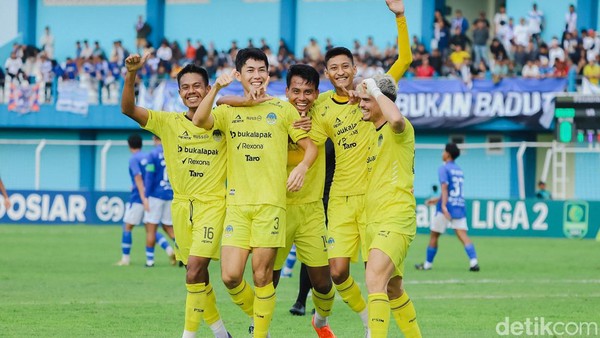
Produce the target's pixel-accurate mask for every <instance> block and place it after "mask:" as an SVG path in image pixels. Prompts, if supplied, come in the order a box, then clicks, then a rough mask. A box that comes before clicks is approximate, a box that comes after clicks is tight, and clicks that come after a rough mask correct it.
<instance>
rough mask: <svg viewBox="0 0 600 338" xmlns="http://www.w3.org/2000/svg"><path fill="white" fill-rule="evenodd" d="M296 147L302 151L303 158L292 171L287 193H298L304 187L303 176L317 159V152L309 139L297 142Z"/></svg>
mask: <svg viewBox="0 0 600 338" xmlns="http://www.w3.org/2000/svg"><path fill="white" fill-rule="evenodd" d="M297 143H298V145H299V146H300V148H302V149H303V150H304V157H303V158H302V161H301V162H300V163H298V165H297V166H296V167H295V168H294V169H293V170H292V172H291V173H290V176H289V177H288V181H287V188H288V190H289V191H298V190H300V189H301V188H302V186H303V185H304V176H305V175H306V172H307V171H308V168H310V167H311V166H312V165H313V163H315V160H316V159H317V155H318V150H317V146H316V145H315V144H314V143H313V141H311V139H310V138H308V137H305V138H303V139H300V140H298V142H297Z"/></svg>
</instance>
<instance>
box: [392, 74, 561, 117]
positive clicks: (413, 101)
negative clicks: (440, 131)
mask: <svg viewBox="0 0 600 338" xmlns="http://www.w3.org/2000/svg"><path fill="white" fill-rule="evenodd" d="M566 86H567V80H566V79H560V78H556V79H554V78H553V79H523V78H507V79H503V80H502V81H500V82H497V83H495V82H494V81H491V80H474V81H473V83H472V86H467V85H466V84H465V83H464V82H463V81H461V80H450V79H448V80H444V79H435V80H433V79H432V80H401V81H400V83H399V91H398V99H397V100H396V104H397V105H398V106H399V107H400V110H401V111H402V113H403V114H404V115H405V116H406V117H407V118H408V119H409V120H410V122H411V123H412V124H413V125H414V126H415V127H417V128H448V129H452V128H463V127H468V126H471V125H475V124H479V123H483V122H488V121H491V120H493V119H498V118H502V119H509V120H511V121H513V122H516V123H520V124H523V125H526V126H527V127H530V128H535V129H550V126H551V124H552V120H553V117H554V98H555V94H556V93H558V92H563V91H564V90H565V88H566Z"/></svg>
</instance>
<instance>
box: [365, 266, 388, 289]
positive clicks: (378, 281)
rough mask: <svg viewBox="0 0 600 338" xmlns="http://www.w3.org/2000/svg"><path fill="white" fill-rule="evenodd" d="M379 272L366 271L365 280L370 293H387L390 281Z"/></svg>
mask: <svg viewBox="0 0 600 338" xmlns="http://www.w3.org/2000/svg"><path fill="white" fill-rule="evenodd" d="M381 276H382V275H381V274H379V273H374V272H372V271H366V273H365V282H366V283H367V290H368V291H369V293H386V292H387V284H388V281H387V280H385V279H383V278H382V277H381Z"/></svg>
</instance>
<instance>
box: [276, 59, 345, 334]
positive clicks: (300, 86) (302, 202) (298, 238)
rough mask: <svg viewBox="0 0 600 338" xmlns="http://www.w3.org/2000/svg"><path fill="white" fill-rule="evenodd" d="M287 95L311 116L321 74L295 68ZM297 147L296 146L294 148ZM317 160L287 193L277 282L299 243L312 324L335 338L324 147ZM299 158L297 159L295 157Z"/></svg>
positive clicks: (301, 111)
mask: <svg viewBox="0 0 600 338" xmlns="http://www.w3.org/2000/svg"><path fill="white" fill-rule="evenodd" d="M286 82H287V88H286V91H285V92H286V96H287V98H288V100H289V102H290V103H291V104H292V105H293V106H294V107H295V108H296V110H297V111H298V113H299V114H300V116H308V117H312V115H313V114H315V113H316V112H315V110H313V109H312V108H313V105H314V102H315V100H316V99H317V96H318V95H319V73H318V72H317V71H316V70H315V69H314V68H313V67H311V66H309V65H293V66H291V67H290V69H289V70H288V74H287V78H286ZM293 146H294V145H293V144H291V145H290V147H291V148H292V149H290V152H289V153H288V158H289V160H288V162H291V163H290V164H291V165H290V164H288V171H289V170H291V169H292V168H293V165H294V164H295V161H294V160H293V158H294V157H296V156H297V155H298V154H297V153H296V151H295V149H293V148H294V147H293ZM295 148H297V147H295ZM318 148H319V156H318V157H317V161H316V162H315V164H314V165H313V166H312V167H311V168H310V170H309V171H308V172H307V173H306V183H305V185H304V187H303V188H302V189H301V190H300V191H298V192H288V194H287V226H288V227H287V229H286V231H287V240H286V246H285V248H284V249H282V250H279V251H278V252H277V258H276V260H275V276H274V280H276V281H278V280H279V277H280V273H281V269H282V267H283V265H284V263H285V260H286V257H287V255H288V252H289V251H290V248H291V247H292V244H294V243H295V244H296V252H297V255H298V259H299V260H300V261H301V262H302V263H304V264H306V266H307V272H308V276H309V278H310V282H311V284H312V293H313V297H312V299H313V302H314V303H315V314H314V316H313V320H312V324H313V327H314V329H315V331H317V335H318V336H319V337H321V338H331V337H335V335H334V334H333V332H332V331H331V328H330V327H329V325H328V323H327V318H328V317H329V315H330V313H331V308H332V307H333V302H334V298H335V291H334V289H333V285H332V283H331V277H330V272H329V262H328V260H327V232H326V228H325V210H324V207H323V200H322V198H323V189H324V187H325V145H324V144H322V145H320V146H319V147H318ZM295 155H296V156H295Z"/></svg>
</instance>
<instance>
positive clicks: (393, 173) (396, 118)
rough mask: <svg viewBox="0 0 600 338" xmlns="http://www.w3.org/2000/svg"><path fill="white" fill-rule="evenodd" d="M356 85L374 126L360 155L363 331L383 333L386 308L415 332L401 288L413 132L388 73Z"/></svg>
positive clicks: (411, 216) (411, 219) (409, 222)
mask: <svg viewBox="0 0 600 338" xmlns="http://www.w3.org/2000/svg"><path fill="white" fill-rule="evenodd" d="M357 89H358V92H359V97H360V104H359V106H360V109H361V110H362V112H363V119H364V120H365V121H369V122H372V124H373V126H374V127H375V129H374V130H372V131H371V137H370V141H371V142H370V147H369V156H368V157H367V159H366V160H365V162H366V163H367V170H368V177H367V182H368V183H367V191H366V195H365V203H366V205H365V209H366V214H367V228H366V247H367V250H368V260H367V266H366V269H365V275H366V282H367V289H368V292H369V299H368V309H369V330H370V332H371V337H373V338H380V337H381V338H385V337H387V336H388V329H389V321H390V310H391V311H392V314H393V316H394V319H395V320H396V322H397V324H398V326H399V327H400V329H401V330H402V332H403V333H404V336H405V337H410V338H414V337H421V332H420V329H419V325H418V323H417V314H416V312H415V308H414V306H413V304H412V302H411V300H410V298H409V297H408V295H407V294H406V292H404V290H403V289H402V276H403V272H404V259H405V258H406V255H407V252H408V248H409V246H410V243H411V242H412V240H413V239H414V237H415V234H416V231H417V220H416V213H415V209H416V202H415V197H414V195H413V193H412V192H413V183H414V163H415V132H414V129H413V126H412V125H411V124H410V122H409V121H408V120H407V119H406V118H405V117H404V116H403V115H402V113H401V112H400V110H399V109H398V106H396V104H395V101H396V95H397V92H398V89H397V87H396V81H395V80H394V79H393V78H392V77H391V76H389V75H380V76H376V77H375V78H374V79H366V80H364V81H363V83H362V85H361V86H359V88H357Z"/></svg>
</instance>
